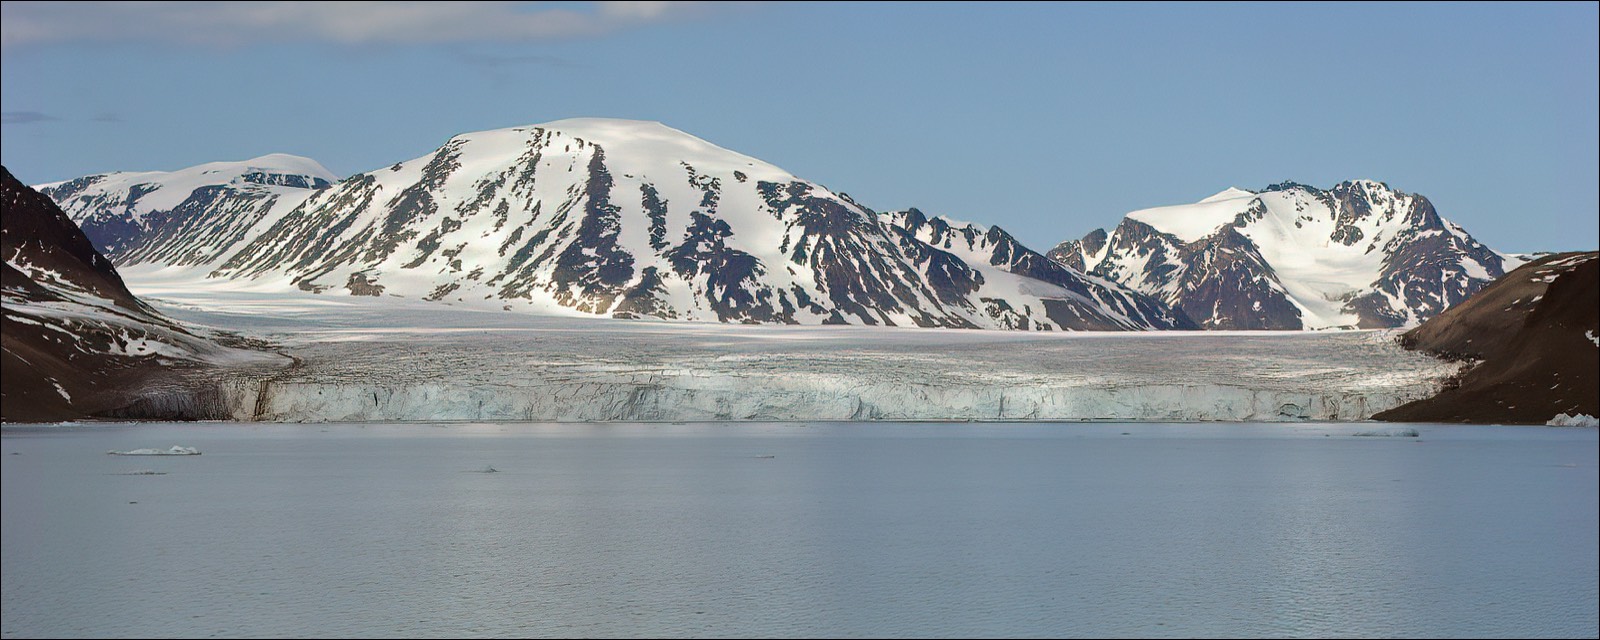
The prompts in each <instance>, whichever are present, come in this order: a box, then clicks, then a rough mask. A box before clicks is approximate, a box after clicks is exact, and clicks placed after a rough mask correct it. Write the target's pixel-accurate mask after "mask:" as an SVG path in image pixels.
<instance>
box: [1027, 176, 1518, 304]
mask: <svg viewBox="0 0 1600 640" xmlns="http://www.w3.org/2000/svg"><path fill="white" fill-rule="evenodd" d="M1049 256H1050V258H1051V259H1053V260H1055V261H1057V262H1060V263H1061V264H1064V265H1067V266H1070V267H1072V268H1074V269H1077V270H1079V271H1083V272H1086V273H1089V274H1092V275H1096V276H1100V277H1103V278H1107V279H1109V280H1114V281H1117V282H1120V283H1122V284H1124V285H1127V286H1128V287H1129V288H1132V289H1134V290H1136V291H1140V292H1142V293H1146V294H1149V295H1151V296H1154V297H1157V298H1159V299H1160V300H1162V301H1164V302H1166V303H1167V304H1170V305H1172V306H1175V307H1178V308H1180V309H1181V310H1183V312H1184V313H1185V314H1187V315H1188V316H1189V317H1190V318H1191V319H1193V320H1194V321H1195V322H1197V323H1199V324H1200V326H1202V327H1204V328H1207V329H1326V328H1336V327H1360V328H1377V327H1397V326H1408V325H1415V324H1417V323H1420V322H1422V321H1424V320H1427V319H1428V318H1431V317H1433V316H1435V315H1437V314H1438V313H1440V312H1441V311H1444V310H1445V309H1447V308H1449V307H1450V306H1451V305H1454V304H1456V303H1458V302H1461V301H1462V300H1465V299H1466V298H1467V297H1468V296H1470V295H1472V294H1473V293H1474V292H1476V291H1477V290H1478V289H1480V288H1482V287H1483V286H1484V285H1486V284H1488V283H1489V282H1491V281H1493V280H1494V279H1495V278H1498V277H1500V276H1501V275H1503V274H1504V273H1505V271H1506V270H1507V269H1510V268H1514V267H1515V266H1516V265H1517V264H1520V262H1521V261H1520V260H1519V259H1516V258H1512V257H1509V256H1504V255H1501V254H1499V253H1496V252H1494V251H1492V250H1490V249H1489V248H1488V247H1485V246H1483V245H1482V244H1480V243H1479V242H1478V241H1476V240H1474V239H1472V236H1470V235H1467V232H1466V231H1465V230H1463V229H1462V228H1461V227H1459V226H1457V225H1456V224H1454V223H1452V222H1450V221H1448V220H1445V219H1443V218H1441V217H1439V214H1438V213H1437V212H1436V211H1434V208H1433V204H1432V203H1430V202H1428V199H1427V198H1425V197H1422V196H1420V195H1414V194H1408V193H1404V192H1400V191H1396V190H1394V189H1391V188H1389V186H1388V185H1386V184H1384V183H1381V182H1374V181H1370V180H1356V181H1349V182H1342V183H1339V184H1338V185H1335V186H1334V187H1333V188H1332V189H1329V190H1322V189H1317V188H1315V187H1310V186H1306V185H1303V184H1297V183H1293V182H1285V183H1281V184H1275V185H1272V186H1269V187H1267V188H1266V189H1264V190H1262V191H1260V192H1251V191H1246V190H1244V189H1238V188H1230V189H1227V190H1225V191H1222V192H1221V193H1218V194H1216V195H1214V196H1211V197H1209V198H1206V199H1204V200H1201V201H1200V202H1197V203H1194V204H1188V205H1178V206H1170V207H1158V208H1154V209H1144V210H1141V211H1135V212H1133V213H1130V214H1128V215H1127V216H1126V217H1125V218H1123V220H1122V222H1121V224H1119V225H1118V226H1117V227H1116V229H1114V230H1113V231H1112V232H1111V233H1109V234H1107V233H1106V232H1105V230H1104V229H1095V230H1094V231H1092V232H1090V233H1089V234H1088V235H1085V236H1084V237H1083V238H1082V239H1079V240H1072V241H1068V242H1063V243H1061V244H1060V245H1058V246H1056V248H1055V249H1053V250H1051V251H1050V253H1049Z"/></svg>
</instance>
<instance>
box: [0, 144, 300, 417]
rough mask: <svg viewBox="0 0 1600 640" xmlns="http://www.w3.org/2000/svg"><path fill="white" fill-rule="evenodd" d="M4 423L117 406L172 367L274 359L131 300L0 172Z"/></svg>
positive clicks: (50, 213)
mask: <svg viewBox="0 0 1600 640" xmlns="http://www.w3.org/2000/svg"><path fill="white" fill-rule="evenodd" d="M0 204H3V205H4V209H5V216H4V219H3V222H0V252H3V253H4V256H5V262H4V263H3V264H0V285H3V286H0V325H3V327H4V336H3V339H0V352H3V357H0V370H3V372H4V375H3V376H0V377H3V382H0V397H3V398H4V400H5V403H4V409H3V410H0V418H3V419H4V420H23V421H32V420H62V419H68V418H77V417H82V416H84V415H89V414H94V413H99V412H102V411H105V410H112V409H118V408H120V407H123V406H125V405H127V404H129V403H131V402H134V401H135V400H137V399H139V398H140V397H141V396H142V395H144V392H145V390H146V389H147V388H149V387H151V386H152V385H156V384H158V383H160V384H165V381H163V380H162V378H164V377H166V374H167V373H170V372H171V371H173V370H176V369H180V368H193V367H196V366H200V365H204V364H211V363H219V362H229V363H233V364H246V363H257V362H266V361H273V360H276V359H277V358H276V357H275V356H270V355H261V356H260V357H256V356H257V355H258V354H255V353H252V352H246V351H240V350H237V349H232V348H228V347H225V346H223V345H220V344H217V343H216V342H214V341H212V340H211V339H209V338H207V337H203V336H200V335H196V334H194V333H193V332H191V331H190V330H189V329H188V328H186V327H184V326H182V325H180V324H178V323H176V322H173V321H172V320H170V319H168V318H166V317H165V316H163V315H161V314H160V313H157V312H156V311H155V310H153V309H151V308H150V307H149V306H148V305H146V304H145V303H144V302H143V301H141V300H139V299H138V298H136V297H134V295H133V294H132V293H130V292H129V291H128V288H127V286H126V285H124V284H123V282H122V279H121V277H119V276H118V274H117V271H116V269H115V268H114V267H112V265H111V261H109V260H107V259H106V258H105V257H104V256H103V255H101V254H100V252H98V251H96V250H95V248H94V246H93V245H92V244H90V242H89V239H88V238H87V237H85V236H84V234H83V233H82V232H81V231H79V230H78V228H77V226H76V225H74V224H73V223H72V221H71V220H68V219H67V216H66V214H65V213H63V212H62V211H61V209H60V208H58V207H57V206H56V205H55V204H54V203H53V202H51V201H50V199H49V198H46V197H45V196H44V195H42V194H40V193H38V192H37V191H34V190H33V189H30V188H28V187H27V186H26V185H24V184H22V183H21V182H19V181H18V180H17V179H16V178H14V177H13V176H12V175H11V173H10V171H7V170H5V169H4V168H0Z"/></svg>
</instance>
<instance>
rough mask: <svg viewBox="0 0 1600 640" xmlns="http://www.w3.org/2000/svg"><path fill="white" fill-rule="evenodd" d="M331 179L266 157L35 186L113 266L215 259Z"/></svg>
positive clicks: (301, 164) (304, 163)
mask: <svg viewBox="0 0 1600 640" xmlns="http://www.w3.org/2000/svg"><path fill="white" fill-rule="evenodd" d="M335 180H337V178H336V177H335V176H334V175H333V173H331V172H329V171H328V170H327V169H325V168H323V166H322V165H320V164H317V162H316V161H315V160H311V159H309V158H301V157H297V156H291V155H287V154H281V153H279V154H271V155H265V156H261V157H259V158H253V159H250V160H246V161H244V162H212V163H208V164H203V165H200V166H197V167H190V168H188V169H183V170H179V171H170V172H168V171H144V172H122V171H119V172H116V173H106V174H99V175H92V176H85V177H82V178H77V179H75V180H68V181H66V182H57V183H52V184H44V185H39V191H40V192H42V193H44V194H45V195H46V196H49V197H50V199H52V200H54V201H56V203H57V204H59V205H61V208H62V209H64V210H66V212H67V213H68V215H69V216H70V217H71V218H72V219H73V221H75V222H77V223H78V226H79V227H81V228H82V229H83V232H84V233H85V234H87V235H88V236H89V239H90V240H92V241H93V242H94V243H95V245H96V246H98V247H100V248H101V249H102V250H104V251H105V252H106V255H107V256H108V257H110V258H111V259H112V260H114V261H115V262H116V263H117V264H121V265H132V264H140V263H146V262H150V263H157V264H168V265H180V266H192V265H205V264H210V263H212V262H215V261H217V260H218V259H220V258H221V257H223V256H224V255H225V254H226V253H227V252H228V251H229V250H230V249H231V248H233V247H235V246H236V245H238V244H239V243H240V242H243V241H247V240H249V239H251V238H253V237H254V236H253V233H254V232H256V231H257V230H258V229H259V228H261V223H262V222H263V221H264V220H266V219H267V217H268V216H269V214H270V213H271V212H273V211H278V212H280V213H281V212H285V211H287V210H288V209H290V208H293V206H294V205H297V204H299V203H300V202H302V201H304V200H305V199H306V197H307V196H309V195H310V194H311V193H312V192H313V191H315V190H316V189H322V188H326V187H328V186H330V185H331V184H332V183H333V182H334V181H335Z"/></svg>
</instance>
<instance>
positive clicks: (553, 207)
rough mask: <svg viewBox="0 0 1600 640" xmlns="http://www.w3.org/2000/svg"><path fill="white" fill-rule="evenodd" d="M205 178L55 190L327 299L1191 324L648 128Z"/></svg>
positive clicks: (978, 324)
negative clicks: (333, 174) (342, 172)
mask: <svg viewBox="0 0 1600 640" xmlns="http://www.w3.org/2000/svg"><path fill="white" fill-rule="evenodd" d="M306 162H309V161H306ZM233 164H235V165H240V164H248V163H233ZM186 172H187V173H186ZM191 173H192V172H189V170H185V171H184V172H175V174H174V175H177V174H182V175H190V174H191ZM141 175H143V174H141ZM203 177H206V178H207V179H210V180H213V181H214V182H216V184H214V185H211V186H205V187H202V188H198V189H193V190H192V191H189V190H187V189H188V188H189V187H188V186H187V185H188V184H189V183H184V185H176V184H175V183H172V184H168V183H160V182H159V181H158V182H142V181H143V180H144V178H140V179H139V180H133V179H122V180H121V182H117V184H119V185H123V184H125V183H133V182H138V184H133V185H132V186H128V187H127V188H123V187H121V186H119V187H118V188H117V189H114V190H108V189H107V188H106V185H108V184H112V183H113V182H116V180H115V175H113V176H111V177H104V178H100V177H90V178H83V179H79V180H74V181H70V182H66V183H61V184H59V185H52V186H51V187H50V194H51V195H52V196H56V197H57V198H58V201H61V202H63V203H64V206H66V207H67V209H68V212H69V214H71V215H72V217H73V218H74V219H75V220H84V221H89V222H92V228H91V229H90V236H91V238H96V234H97V233H103V234H104V235H105V238H104V239H103V240H101V241H102V242H104V243H105V246H108V247H115V250H113V251H111V252H109V253H108V255H110V257H111V258H112V259H113V260H117V261H118V263H119V264H123V263H124V262H123V261H124V260H126V261H127V262H130V263H131V262H155V263H159V264H172V265H190V266H197V267H200V268H202V269H204V271H205V272H206V273H209V274H211V275H213V276H214V277H226V278H243V279H252V278H273V279H283V280H288V281H291V282H293V283H294V284H296V285H297V286H299V287H300V288H301V289H304V290H306V291H312V292H318V293H326V294H330V295H341V294H350V295H379V296H382V297H389V296H400V297H416V298H423V299H426V300H430V301H438V302H445V303H452V304H476V305H486V306H491V307H493V308H508V309H512V310H517V309H528V310H533V311H549V310H552V309H553V308H555V307H562V308H565V309H572V310H576V311H580V312H583V313H588V314H594V315H605V316H613V317H624V318H639V317H655V318H661V319H672V320H693V321H718V322H727V323H770V324H838V323H845V324H864V325H896V326H922V327H958V328H999V329H1026V330H1063V329H1069V330H1086V329H1089V330H1140V329H1168V328H1183V327H1189V326H1192V325H1190V324H1189V323H1188V322H1187V321H1186V320H1185V319H1184V318H1183V317H1182V315H1181V314H1180V313H1177V312H1175V311H1174V310H1173V309H1171V308H1170V307H1169V306H1167V305H1165V304H1162V303H1160V302H1156V301H1153V300H1151V299H1150V298H1149V297H1147V296H1144V295H1142V294H1138V293H1136V292H1132V291H1129V290H1127V289H1126V288H1124V287H1121V286H1119V285H1117V284H1114V283H1108V282H1105V281H1103V280H1100V279H1098V278H1086V277H1084V275H1083V274H1082V273H1079V272H1077V271H1074V270H1072V269H1070V268H1067V267H1063V266H1061V265H1058V264H1054V263H1052V262H1051V261H1050V260H1048V259H1046V258H1045V257H1044V256H1042V255H1040V254H1038V253H1036V252H1034V251H1031V250H1029V249H1027V248H1026V247H1023V246H1021V245H1020V244H1019V243H1017V242H1016V241H1015V239H1013V238H1011V237H1010V236H1009V235H1008V234H1006V233H1005V232H1004V231H1002V230H999V229H988V228H978V227H974V226H971V225H967V226H963V227H960V228H959V229H953V228H952V227H951V225H949V224H946V223H945V222H943V221H941V220H938V219H935V220H932V221H930V220H928V219H927V218H925V217H923V216H922V215H921V214H920V213H916V214H915V215H914V216H912V215H901V214H898V213H880V212H876V211H873V210H871V209H868V208H866V207H864V206H861V205H859V204H857V203H856V202H854V201H853V200H851V199H850V198H849V197H848V196H845V195H843V194H839V193H834V192H832V191H830V190H828V189H827V188H825V187H823V186H821V185H818V184H815V183H812V182H809V181H806V180H803V179H801V178H798V177H796V176H794V175H791V174H789V173H787V172H785V171H783V170H782V169H779V168H777V167H774V166H772V165H768V164H766V163H763V162H761V161H759V160H756V159H754V158H749V157H747V156H743V155H739V154H737V153H734V152H731V151H728V150H726V149H721V148H717V147H715V146H713V145H711V144H710V143H707V142H705V141H703V140H700V139H698V138H694V137H693V136H690V135H688V134H685V133H683V132H681V131H676V130H673V129H670V128H668V127H665V126H663V125H660V124H658V123H648V122H636V121H621V120H601V119H577V120H566V121H559V122H554V123H548V124H545V125H538V126H530V127H516V128H511V129H503V130H499V131H486V132H476V133H468V134H462V135H460V136H456V137H455V138H453V139H451V140H450V141H448V142H446V143H445V144H444V145H443V146H441V147H440V148H439V149H437V150H436V151H435V152H434V153H432V154H429V155H427V156H424V157H421V158H417V159H414V160H411V161H408V162H402V163H398V164H395V165H392V166H390V167H387V168H384V169H380V170H377V171H372V172H368V173H362V174H358V175H355V176H351V177H349V178H346V179H344V180H341V181H339V182H337V183H334V184H332V185H331V186H327V187H323V188H318V185H319V184H320V183H317V182H316V181H315V180H314V179H311V178H310V177H307V179H302V180H289V179H288V178H287V177H285V178H283V179H280V180H277V181H274V182H272V183H271V185H270V188H269V186H264V185H263V184H261V183H260V182H259V181H251V180H246V179H240V178H228V177H227V176H224V175H222V174H220V173H213V174H208V175H206V176H203ZM196 180H198V178H197V179H196ZM191 182H193V181H191ZM213 187H215V188H216V189H220V190H221V191H216V189H213ZM302 187H304V188H302ZM130 189H137V190H140V193H137V194H130V193H128V191H129V190H130ZM149 189H154V191H150V192H149V193H146V192H145V190H149ZM230 193H232V194H236V195H228V194H230ZM152 194H155V195H160V194H165V196H164V197H165V198H166V200H160V201H161V202H183V203H185V204H183V205H180V207H179V208H181V209H183V211H177V210H173V211H167V210H163V209H159V208H151V207H150V206H146V207H145V208H144V209H139V208H138V207H135V206H133V205H125V204H121V203H130V202H144V203H150V202H157V201H158V200H156V199H152V198H154V197H155V195H152ZM136 196H137V197H136ZM118 207H122V208H121V209H119V208H118ZM957 235H959V236H960V237H959V238H956V237H955V236H957ZM97 240H99V239H98V238H97ZM958 244H959V246H957V245H958ZM558 310H560V311H564V309H558Z"/></svg>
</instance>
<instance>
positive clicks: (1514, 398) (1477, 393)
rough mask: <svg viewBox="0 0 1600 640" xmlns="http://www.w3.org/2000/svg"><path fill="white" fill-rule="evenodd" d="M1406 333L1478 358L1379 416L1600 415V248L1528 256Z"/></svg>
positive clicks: (1424, 343) (1421, 344)
mask: <svg viewBox="0 0 1600 640" xmlns="http://www.w3.org/2000/svg"><path fill="white" fill-rule="evenodd" d="M1400 339H1401V343H1402V344H1403V345H1405V346H1406V347H1407V348H1411V349H1419V350H1423V351H1427V352H1429V353H1432V354H1434V355H1437V356H1439V357H1442V358H1447V359H1453V360H1469V361H1472V362H1474V364H1472V365H1469V368H1468V369H1466V370H1464V371H1463V372H1462V373H1461V374H1460V375H1459V376H1458V377H1457V378H1456V380H1454V381H1453V383H1452V384H1450V385H1447V388H1446V389H1445V390H1444V391H1442V392H1441V393H1439V395H1437V396H1434V397H1432V398H1428V399H1426V400H1419V401H1416V402H1412V403H1410V404H1406V405H1403V406H1400V407H1397V408H1395V409H1392V410H1390V411H1385V412H1383V413H1380V414H1377V415H1376V416H1374V417H1375V418H1377V419H1379V420H1389V421H1394V422H1472V423H1502V424H1544V423H1545V422H1546V421H1548V420H1549V419H1550V418H1552V417H1554V416H1555V415H1556V414H1558V413H1565V414H1568V415H1576V414H1588V415H1600V343H1597V340H1600V254H1596V253H1594V252H1589V253H1562V254H1556V255H1553V256H1547V257H1544V258H1541V259H1539V260H1535V261H1533V262H1530V263H1528V264H1525V265H1523V266H1522V267H1520V268H1518V269H1516V270H1514V271H1512V272H1511V273H1509V274H1506V276H1505V277H1503V278H1501V279H1499V280H1497V281H1495V282H1494V283H1493V284H1490V285H1489V286H1487V287H1485V288H1484V289H1483V290H1482V291H1479V292H1478V294H1477V295H1475V296H1473V297H1472V298H1470V299H1468V300H1467V301H1466V302H1463V303H1461V304H1460V305H1457V306H1455V307H1453V308H1451V309H1450V310H1448V311H1445V312H1444V313H1442V314H1440V315H1439V316H1437V317H1435V318H1433V319H1432V320H1429V321H1428V322H1426V323H1423V324H1422V326H1419V327H1417V328H1416V329H1412V330H1411V331H1408V332H1406V333H1405V334H1404V335H1402V336H1401V338H1400Z"/></svg>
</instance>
